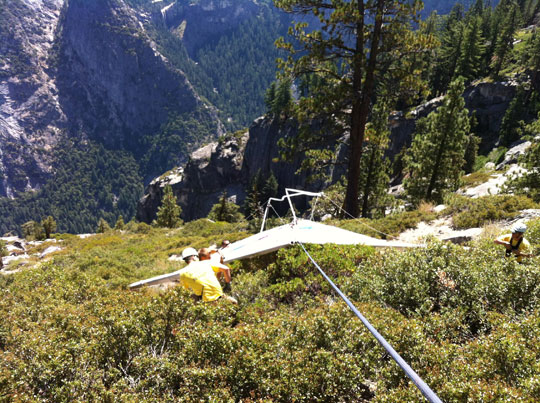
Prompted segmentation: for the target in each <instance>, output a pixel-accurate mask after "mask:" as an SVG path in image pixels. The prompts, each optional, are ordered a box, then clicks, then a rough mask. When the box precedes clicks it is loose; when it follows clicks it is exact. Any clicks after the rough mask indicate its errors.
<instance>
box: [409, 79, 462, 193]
mask: <svg viewBox="0 0 540 403" xmlns="http://www.w3.org/2000/svg"><path fill="white" fill-rule="evenodd" d="M464 89H465V86H464V83H463V79H461V78H460V79H457V80H455V81H453V82H452V83H451V84H450V86H449V90H448V94H447V95H446V96H445V97H444V99H443V102H442V105H441V106H440V107H439V108H437V110H435V111H433V112H431V113H430V114H429V115H428V116H427V118H424V119H421V120H419V121H418V125H417V132H416V135H415V136H414V139H413V142H412V145H411V148H410V149H409V150H408V152H407V155H406V158H405V160H406V162H405V163H406V171H407V173H408V174H409V177H408V178H407V179H406V180H405V181H404V187H405V190H406V192H407V194H408V195H409V197H410V198H411V200H412V201H413V202H415V203H417V202H419V201H420V200H429V201H436V202H441V201H442V196H443V194H444V192H445V191H447V190H455V189H457V186H458V183H459V178H460V174H461V170H462V168H463V165H464V163H465V159H464V155H465V147H466V146H467V142H468V137H469V134H470V133H469V132H470V120H469V112H468V110H467V109H466V108H465V100H464V99H463V97H462V93H463V91H464Z"/></svg>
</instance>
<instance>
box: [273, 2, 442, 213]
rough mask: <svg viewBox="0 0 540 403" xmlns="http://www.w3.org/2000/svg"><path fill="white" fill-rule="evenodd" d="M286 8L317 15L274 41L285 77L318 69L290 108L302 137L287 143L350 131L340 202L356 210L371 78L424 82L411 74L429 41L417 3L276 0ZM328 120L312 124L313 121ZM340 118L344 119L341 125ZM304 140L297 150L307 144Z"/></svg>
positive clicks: (412, 85) (296, 144) (372, 90)
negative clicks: (312, 24)
mask: <svg viewBox="0 0 540 403" xmlns="http://www.w3.org/2000/svg"><path fill="white" fill-rule="evenodd" d="M274 4H275V5H276V7H278V8H280V9H282V10H284V11H285V12H289V13H294V14H299V15H309V16H310V17H311V16H313V17H315V18H318V19H319V22H320V23H319V24H318V27H317V28H316V29H309V30H308V29H306V27H307V24H306V23H299V24H295V25H294V27H292V28H291V30H290V32H289V34H290V36H292V39H291V41H290V42H285V40H283V39H282V38H281V39H279V40H278V41H277V42H276V43H277V45H278V46H279V47H280V48H283V49H285V50H287V51H288V52H289V53H290V55H289V57H288V58H287V59H282V60H280V61H279V66H280V68H281V69H282V70H283V71H284V75H285V76H286V77H291V78H292V79H293V80H294V79H297V78H301V77H305V76H306V75H315V76H318V77H319V78H320V80H310V82H311V83H315V84H316V87H311V88H310V93H309V94H308V95H307V96H306V97H301V98H300V99H299V100H298V101H297V103H298V107H295V108H294V111H295V118H296V119H297V120H298V121H299V122H300V124H301V125H302V124H303V125H304V127H305V128H306V130H301V136H300V137H301V138H299V139H296V140H295V141H294V142H291V143H289V144H288V146H289V147H290V148H296V149H298V147H300V148H301V147H302V146H309V143H310V141H312V140H313V139H314V138H317V137H318V138H321V137H324V139H326V140H327V141H328V139H329V138H330V139H332V138H335V137H336V135H337V134H338V133H340V132H341V134H343V132H344V131H348V132H349V142H350V147H349V159H348V167H347V190H346V194H345V200H344V206H343V207H344V210H346V211H348V212H349V213H350V214H352V215H353V216H355V217H357V216H358V215H359V213H360V208H359V205H358V191H359V178H360V175H361V171H360V161H361V157H362V146H363V143H364V135H365V128H366V123H367V121H368V117H369V112H370V109H371V105H372V100H373V97H374V95H375V92H376V83H378V82H381V81H387V80H388V81H393V82H394V84H396V83H397V85H399V86H400V90H401V89H403V88H407V89H408V90H411V89H412V88H416V89H417V92H419V91H418V90H419V89H420V88H421V87H422V85H421V79H422V77H421V74H414V72H413V73H412V74H411V68H410V67H411V63H412V64H414V63H416V61H417V58H416V57H414V56H411V55H416V54H418V53H420V52H423V51H426V49H429V48H431V47H432V46H433V45H434V41H433V38H429V37H426V36H424V35H422V34H421V33H420V32H418V31H412V30H411V26H410V23H411V21H413V20H416V17H417V15H418V11H419V8H420V7H419V5H420V3H415V2H414V3H411V2H408V1H405V0H378V1H376V2H368V3H366V2H364V1H356V0H355V1H319V0H275V1H274ZM314 119H318V120H319V121H320V122H323V123H325V125H324V127H321V130H313V126H312V122H313V120H314ZM344 126H345V127H344ZM304 150H305V148H304V149H303V150H302V151H304Z"/></svg>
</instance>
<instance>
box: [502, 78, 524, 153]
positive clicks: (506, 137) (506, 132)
mask: <svg viewBox="0 0 540 403" xmlns="http://www.w3.org/2000/svg"><path fill="white" fill-rule="evenodd" d="M526 101H527V93H526V91H525V90H524V89H523V87H518V89H517V92H516V95H515V96H514V98H512V101H510V104H509V105H508V108H507V109H506V112H505V113H504V116H503V118H502V121H501V130H500V132H499V140H500V143H501V144H502V145H504V146H509V145H510V144H512V143H513V142H515V141H517V140H519V138H520V136H521V126H523V123H522V120H523V119H524V117H525V114H526V111H527V109H526V104H527V102H526Z"/></svg>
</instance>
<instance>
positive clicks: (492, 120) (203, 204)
mask: <svg viewBox="0 0 540 403" xmlns="http://www.w3.org/2000/svg"><path fill="white" fill-rule="evenodd" d="M516 86H517V84H515V83H480V84H477V85H474V86H471V87H469V88H467V89H466V91H465V93H464V94H463V96H464V98H465V101H466V106H467V108H468V109H469V111H470V112H471V113H473V112H474V113H475V115H476V117H477V119H478V127H477V129H478V131H479V133H480V134H481V135H482V141H483V145H484V147H485V148H486V149H491V148H492V147H493V146H494V145H495V143H496V141H497V134H498V131H499V128H500V123H501V120H502V117H503V116H504V111H505V110H506V108H507V107H508V104H509V103H510V101H511V99H512V97H513V96H514V94H515V91H516ZM441 101H442V97H437V98H434V99H432V100H430V101H428V102H426V103H424V104H422V105H419V106H418V107H416V108H415V109H413V110H412V111H409V112H408V113H403V112H395V113H394V114H393V115H392V116H391V117H390V121H389V125H390V129H391V135H390V144H389V149H388V152H387V156H388V158H392V159H393V158H394V157H395V156H396V154H397V153H399V152H400V151H401V150H402V149H403V147H408V146H409V145H410V143H411V141H412V137H413V134H414V131H415V127H416V121H417V120H418V119H420V118H423V117H426V116H427V115H428V114H429V113H430V112H432V111H434V110H435V109H436V108H437V107H438V106H439V105H440V104H441ZM296 135H297V128H296V127H295V126H294V125H293V124H292V123H291V122H288V124H285V125H284V124H283V123H280V122H277V121H274V120H271V119H267V118H259V119H257V120H256V121H255V122H254V123H253V125H252V126H251V127H250V129H249V132H248V133H247V134H246V137H245V139H246V140H245V146H244V145H243V144H244V141H239V142H237V140H234V139H233V140H231V139H229V140H228V141H225V142H222V143H219V144H218V143H212V144H209V145H207V146H205V147H203V148H202V149H200V150H198V151H197V152H195V153H194V154H192V156H191V158H190V161H189V163H188V164H187V165H186V167H185V169H182V170H179V171H177V172H178V175H177V176H175V178H174V180H173V181H174V184H172V187H173V190H174V192H175V194H176V196H177V198H178V201H179V204H180V206H181V207H182V209H183V212H184V213H183V217H184V219H186V220H191V219H195V218H199V217H204V216H206V215H207V214H208V212H209V211H210V209H211V207H212V206H213V205H214V204H215V203H217V201H218V198H219V196H220V195H221V194H222V193H223V192H224V191H226V192H227V194H228V195H229V196H231V197H233V198H234V199H235V200H236V202H237V203H238V204H241V203H242V202H243V200H244V198H245V189H246V188H247V186H248V184H249V181H250V179H251V178H252V177H253V176H254V175H255V173H256V172H257V171H259V170H260V172H261V173H262V175H263V177H268V176H269V175H270V173H273V174H274V175H275V176H276V179H277V181H278V183H279V184H280V186H281V188H282V189H283V188H286V187H291V188H309V189H310V190H314V191H317V190H320V189H322V188H323V184H322V183H316V184H307V177H306V174H299V173H297V170H298V168H299V167H300V164H301V161H302V158H303V156H302V155H301V154H299V155H298V156H297V157H296V158H295V160H294V161H292V162H290V163H283V162H278V161H277V160H278V157H279V147H278V141H279V139H280V138H283V137H285V138H286V137H291V136H296ZM346 155H347V150H346V147H342V149H341V151H340V154H339V157H338V160H339V161H340V162H344V161H346ZM233 161H234V162H233ZM343 174H344V164H341V165H340V166H338V167H336V168H335V172H332V171H331V172H329V175H330V178H331V181H332V182H333V181H335V180H338V179H339V178H340V177H341V176H342V175H343ZM398 183H399V178H397V182H396V183H394V185H397V184H398ZM166 184H171V180H170V178H169V179H168V177H167V176H164V177H161V178H156V179H155V180H154V181H153V182H152V183H151V184H150V186H149V187H148V188H147V189H146V192H145V196H144V197H143V198H142V199H141V201H140V202H139V205H138V208H137V218H138V219H139V220H142V221H145V222H150V221H151V220H152V219H153V218H154V217H155V214H156V211H157V208H158V206H159V205H160V204H161V195H162V192H163V190H162V189H163V187H164V186H165V185H166Z"/></svg>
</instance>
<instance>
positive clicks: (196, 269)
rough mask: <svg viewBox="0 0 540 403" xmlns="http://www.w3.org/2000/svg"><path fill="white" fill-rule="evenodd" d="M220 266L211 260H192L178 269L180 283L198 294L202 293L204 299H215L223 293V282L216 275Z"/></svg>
mask: <svg viewBox="0 0 540 403" xmlns="http://www.w3.org/2000/svg"><path fill="white" fill-rule="evenodd" d="M220 266H221V265H220V264H218V265H216V264H215V263H214V262H211V261H209V260H205V261H196V262H191V263H190V264H188V265H187V266H186V267H184V268H183V269H181V270H179V271H178V274H179V275H180V284H182V285H183V286H184V287H186V288H188V289H190V290H192V291H193V292H194V293H195V294H196V295H202V298H203V301H215V300H216V299H218V298H219V297H221V296H222V295H223V290H222V289H221V284H219V281H218V279H217V277H216V273H217V272H219V267H220Z"/></svg>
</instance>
